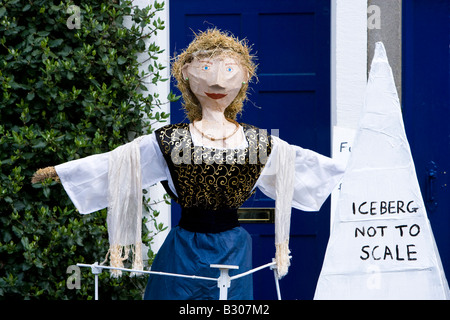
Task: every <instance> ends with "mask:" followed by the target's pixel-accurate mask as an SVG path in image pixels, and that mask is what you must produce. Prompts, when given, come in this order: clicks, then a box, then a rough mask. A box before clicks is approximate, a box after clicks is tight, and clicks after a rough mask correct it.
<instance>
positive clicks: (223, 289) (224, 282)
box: [77, 259, 281, 300]
mask: <svg viewBox="0 0 450 320" xmlns="http://www.w3.org/2000/svg"><path fill="white" fill-rule="evenodd" d="M77 266H78V267H89V268H91V272H92V274H93V275H94V283H95V296H94V299H95V300H99V298H98V275H99V274H100V273H102V271H103V269H109V270H121V271H125V272H133V273H144V274H157V275H161V276H169V277H180V278H190V279H198V280H208V281H216V282H217V287H218V288H219V290H220V292H219V300H227V299H228V288H229V287H230V285H231V281H232V280H235V279H238V278H241V277H245V276H248V275H250V274H252V273H254V272H256V271H259V270H262V269H265V268H268V267H270V269H271V270H273V275H274V278H275V287H276V290H277V298H278V300H281V292H280V284H279V280H278V272H277V266H276V261H275V259H272V262H270V263H267V264H265V265H262V266H260V267H257V268H254V269H251V270H249V271H246V272H243V273H240V274H237V275H234V276H232V277H230V275H229V273H228V272H229V270H237V269H239V266H235V265H225V264H211V265H210V267H211V268H217V269H219V270H220V276H219V277H218V278H210V277H202V276H195V275H185V274H177V273H169V272H160V271H151V270H149V271H147V270H135V269H128V268H116V267H109V266H103V265H99V264H98V262H95V263H94V264H84V263H77Z"/></svg>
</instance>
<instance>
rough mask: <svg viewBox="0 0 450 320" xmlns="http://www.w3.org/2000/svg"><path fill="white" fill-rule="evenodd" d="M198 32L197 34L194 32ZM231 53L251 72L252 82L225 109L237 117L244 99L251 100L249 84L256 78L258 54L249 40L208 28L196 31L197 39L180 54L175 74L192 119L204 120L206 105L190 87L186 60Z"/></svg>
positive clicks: (174, 68) (249, 79) (185, 105)
mask: <svg viewBox="0 0 450 320" xmlns="http://www.w3.org/2000/svg"><path fill="white" fill-rule="evenodd" d="M194 34H195V33H194ZM219 55H228V56H231V57H232V58H235V59H236V60H237V61H238V62H240V63H241V66H242V67H243V68H244V71H246V72H248V75H249V77H248V81H245V83H243V85H242V88H241V91H240V92H239V93H238V95H237V97H236V98H235V99H234V100H233V102H231V104H230V105H229V106H228V107H227V108H226V109H225V117H227V118H229V119H233V120H236V116H237V114H238V113H241V112H242V107H243V104H244V101H245V100H247V89H248V83H249V82H251V80H252V79H253V78H256V64H255V63H254V62H253V59H254V58H255V57H254V56H252V55H250V48H249V47H248V46H247V41H246V40H239V39H237V38H236V37H234V36H233V35H231V34H229V33H227V32H223V31H220V30H218V29H216V28H214V29H208V30H206V31H204V32H200V33H198V34H195V39H194V41H192V42H191V44H190V45H189V46H188V47H187V48H186V50H184V51H183V52H182V53H180V54H179V55H178V56H177V57H176V58H175V61H174V62H173V64H172V75H173V76H174V77H175V79H176V81H177V87H178V89H179V90H180V91H181V94H182V96H183V107H184V109H185V111H186V116H187V118H188V119H189V121H191V122H193V121H195V120H201V119H202V107H201V105H200V102H199V101H198V99H197V98H196V97H195V95H194V93H193V92H192V91H191V89H190V87H189V81H188V80H186V79H185V78H184V77H183V74H182V72H181V70H182V68H183V66H184V65H185V64H186V63H189V62H191V61H192V60H193V59H194V57H198V58H203V57H205V56H208V57H211V58H212V57H217V56H219Z"/></svg>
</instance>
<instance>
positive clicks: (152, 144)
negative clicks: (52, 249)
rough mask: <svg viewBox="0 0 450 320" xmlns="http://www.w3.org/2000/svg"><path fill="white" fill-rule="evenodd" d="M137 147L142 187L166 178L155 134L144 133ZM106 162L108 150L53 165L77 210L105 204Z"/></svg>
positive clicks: (106, 190)
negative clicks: (138, 149) (145, 134)
mask: <svg viewBox="0 0 450 320" xmlns="http://www.w3.org/2000/svg"><path fill="white" fill-rule="evenodd" d="M139 147H140V153H141V170H142V187H143V188H147V187H149V186H151V185H153V184H155V183H157V182H159V181H162V180H167V179H168V178H167V173H168V170H167V169H166V167H167V165H166V161H165V160H164V157H163V155H162V153H161V151H160V149H159V146H158V142H157V141H156V136H155V134H154V133H153V134H151V135H147V136H145V137H144V138H143V139H142V140H141V141H140V144H139ZM108 161H109V152H106V153H101V154H96V155H92V156H89V157H85V158H82V159H77V160H73V161H69V162H66V163H63V164H60V165H57V166H55V170H56V173H57V174H58V176H59V178H60V180H61V183H62V185H63V187H64V190H65V191H66V192H67V194H68V195H69V197H70V199H71V200H72V202H73V204H74V205H75V207H76V208H77V209H78V211H79V212H80V213H82V214H87V213H92V212H95V211H98V210H100V209H103V208H106V207H107V206H108Z"/></svg>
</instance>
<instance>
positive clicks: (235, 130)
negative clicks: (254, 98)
mask: <svg viewBox="0 0 450 320" xmlns="http://www.w3.org/2000/svg"><path fill="white" fill-rule="evenodd" d="M227 120H228V121H230V122H232V123H234V124H235V125H236V128H235V129H234V131H233V133H231V134H230V135H228V136H226V137H222V138H214V137H213V136H211V135H209V134H205V133H203V132H202V131H201V130H200V129H199V128H197V127H196V125H195V121H194V122H193V123H192V125H193V126H194V128H195V130H197V131H198V132H200V134H201V135H202V137H204V138H207V139H209V140H211V141H220V140H223V141H225V140H227V139H228V138H230V137H232V136H233V135H234V134H235V133H236V132H237V131H238V129H239V123H237V122H236V121H234V120H231V119H227Z"/></svg>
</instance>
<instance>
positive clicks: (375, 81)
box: [314, 42, 449, 299]
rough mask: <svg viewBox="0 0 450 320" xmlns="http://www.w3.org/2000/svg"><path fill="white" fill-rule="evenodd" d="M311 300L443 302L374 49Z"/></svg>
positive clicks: (383, 61) (444, 287)
mask: <svg viewBox="0 0 450 320" xmlns="http://www.w3.org/2000/svg"><path fill="white" fill-rule="evenodd" d="M366 90H367V91H366V99H365V106H364V112H363V115H362V118H361V122H360V126H359V128H358V130H357V132H356V135H355V141H354V144H353V147H352V154H351V156H350V159H349V162H348V167H347V171H346V173H345V175H344V177H343V180H342V184H341V190H340V192H339V198H338V200H337V205H336V211H335V217H334V219H333V225H332V230H331V234H330V240H329V243H328V247H327V251H326V254H325V259H324V264H323V267H322V271H321V274H320V277H319V280H318V283H317V288H316V293H315V297H314V298H315V299H449V288H448V284H447V281H446V279H445V274H444V271H443V268H442V264H441V261H440V258H439V253H438V250H437V247H436V244H435V241H434V237H433V233H432V230H431V226H430V223H429V221H428V218H427V213H426V208H425V205H424V202H423V199H422V195H421V192H420V188H419V183H418V181H417V176H416V171H415V167H414V163H413V158H412V156H411V151H410V147H409V144H408V140H407V138H406V134H405V129H404V125H403V118H402V113H401V107H400V103H399V99H398V94H397V91H396V87H395V83H394V78H393V75H392V70H391V68H390V66H389V62H388V59H387V56H386V52H385V49H384V46H383V44H382V43H381V42H379V43H377V44H376V48H375V55H374V59H373V61H372V66H371V70H370V75H369V80H368V84H367V89H366Z"/></svg>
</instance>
